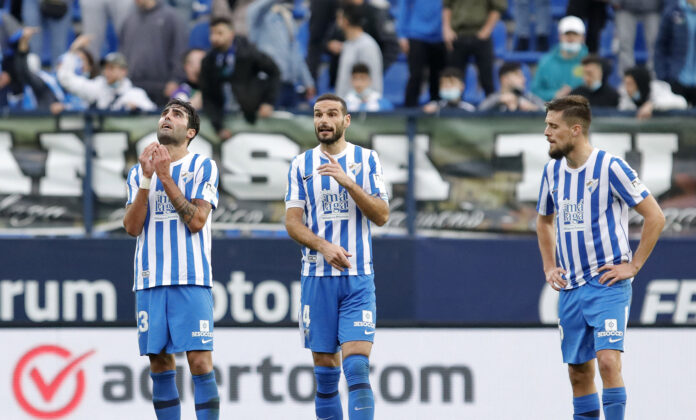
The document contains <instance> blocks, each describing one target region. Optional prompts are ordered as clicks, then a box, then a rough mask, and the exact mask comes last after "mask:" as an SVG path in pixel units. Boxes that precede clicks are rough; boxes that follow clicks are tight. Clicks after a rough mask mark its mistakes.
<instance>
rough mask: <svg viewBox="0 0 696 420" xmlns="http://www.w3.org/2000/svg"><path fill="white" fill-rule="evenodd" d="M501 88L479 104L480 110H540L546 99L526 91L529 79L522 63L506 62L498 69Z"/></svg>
mask: <svg viewBox="0 0 696 420" xmlns="http://www.w3.org/2000/svg"><path fill="white" fill-rule="evenodd" d="M498 80H499V81H500V90H499V91H498V92H495V93H492V94H490V95H488V97H487V98H486V99H484V100H483V102H481V104H480V105H479V110H480V111H490V110H493V111H539V110H542V109H544V101H542V100H541V98H539V97H538V96H536V95H534V94H532V93H530V92H525V90H526V84H527V80H526V78H525V77H524V72H522V66H520V63H505V64H503V65H502V66H500V70H499V71H498Z"/></svg>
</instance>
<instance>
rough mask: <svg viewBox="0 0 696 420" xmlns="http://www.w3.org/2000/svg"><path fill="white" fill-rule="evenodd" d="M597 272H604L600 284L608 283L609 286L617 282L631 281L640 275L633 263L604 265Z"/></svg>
mask: <svg viewBox="0 0 696 420" xmlns="http://www.w3.org/2000/svg"><path fill="white" fill-rule="evenodd" d="M597 271H598V272H600V273H602V272H604V274H602V275H601V276H600V277H599V284H605V283H606V285H607V286H611V285H613V284H614V283H616V282H617V281H621V280H626V279H630V278H631V277H634V276H635V275H636V274H637V273H638V270H637V269H636V267H635V266H634V265H633V264H631V263H622V264H619V265H603V266H601V267H599V270H597Z"/></svg>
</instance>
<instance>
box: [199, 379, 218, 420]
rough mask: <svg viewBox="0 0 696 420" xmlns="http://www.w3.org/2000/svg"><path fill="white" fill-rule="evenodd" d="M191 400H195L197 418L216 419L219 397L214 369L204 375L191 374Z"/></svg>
mask: <svg viewBox="0 0 696 420" xmlns="http://www.w3.org/2000/svg"><path fill="white" fill-rule="evenodd" d="M193 400H194V401H195V402H196V418H197V419H198V420H218V417H219V416H220V397H219V396H218V389H217V384H216V383H215V371H214V370H213V371H211V372H210V373H206V374H205V375H193Z"/></svg>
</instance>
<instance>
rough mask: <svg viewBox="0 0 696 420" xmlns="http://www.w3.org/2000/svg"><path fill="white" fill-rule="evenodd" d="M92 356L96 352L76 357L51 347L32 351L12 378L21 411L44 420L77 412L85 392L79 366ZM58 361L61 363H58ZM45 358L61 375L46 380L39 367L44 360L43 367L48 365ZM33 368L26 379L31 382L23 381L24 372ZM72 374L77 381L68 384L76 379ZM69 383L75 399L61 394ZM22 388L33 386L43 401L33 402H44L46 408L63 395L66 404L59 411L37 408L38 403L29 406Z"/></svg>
mask: <svg viewBox="0 0 696 420" xmlns="http://www.w3.org/2000/svg"><path fill="white" fill-rule="evenodd" d="M92 354H94V350H90V351H88V352H87V353H85V354H82V355H79V356H77V357H73V356H72V354H71V353H70V351H68V350H66V349H64V348H62V347H58V346H51V345H46V346H39V347H36V348H34V349H32V350H30V351H29V352H28V353H27V354H25V355H24V356H22V358H21V359H19V362H18V363H17V367H15V370H14V373H13V375H12V390H13V391H14V394H15V397H16V398H17V402H18V403H19V405H20V407H22V409H23V410H24V411H26V412H27V413H29V414H31V415H32V416H34V417H38V418H42V419H56V418H61V417H63V416H65V415H67V414H69V413H70V412H72V411H73V410H75V408H76V407H77V405H78V404H79V403H80V401H81V400H82V397H83V395H84V392H85V373H84V371H83V370H82V369H81V368H80V367H79V365H80V363H82V361H84V360H85V359H86V358H87V357H89V356H91V355H92ZM56 357H57V358H58V359H59V360H60V361H61V363H56V361H55V359H56ZM46 358H48V359H49V360H50V359H54V360H51V361H50V362H51V365H52V366H57V367H58V372H57V373H56V374H55V376H53V377H46V376H45V375H46V373H44V374H42V373H41V372H40V371H39V368H38V366H37V364H38V363H39V362H41V361H42V360H43V362H44V364H46V363H48V360H45V359H46ZM39 359H42V360H39ZM30 367H31V370H29V372H28V375H26V377H28V378H27V380H24V381H23V379H24V378H25V371H26V370H27V369H29V368H30ZM73 373H74V378H75V379H74V381H69V380H68V379H69V378H70V377H72V376H73V375H72V374H73ZM68 382H74V390H73V391H72V395H70V393H69V392H67V391H62V392H59V391H60V390H61V388H63V387H62V385H64V384H66V383H68ZM23 384H24V385H25V386H34V387H35V388H36V389H37V391H38V395H39V396H40V398H33V400H35V401H40V400H43V401H44V403H45V405H48V404H50V403H51V402H54V397H55V396H56V395H57V394H58V393H60V394H61V395H63V396H66V395H67V398H66V400H67V403H65V404H63V405H62V407H57V408H56V407H52V408H45V407H41V408H40V407H37V406H36V405H37V404H36V402H30V398H28V397H27V393H26V392H25V390H26V388H25V387H23V386H22V385H23ZM32 384H33V385H32ZM54 405H55V402H54Z"/></svg>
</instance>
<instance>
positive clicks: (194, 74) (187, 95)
mask: <svg viewBox="0 0 696 420" xmlns="http://www.w3.org/2000/svg"><path fill="white" fill-rule="evenodd" d="M203 57H205V51H203V50H199V49H195V48H193V49H190V50H188V52H186V55H185V56H184V73H186V80H185V81H183V82H181V83H180V84H179V86H178V87H177V88H176V90H175V91H174V93H172V98H176V99H180V100H182V101H186V102H191V105H192V106H193V107H194V108H195V109H196V110H197V111H198V110H200V109H201V108H203V95H202V94H201V90H200V85H199V76H200V74H201V62H202V61H203Z"/></svg>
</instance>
